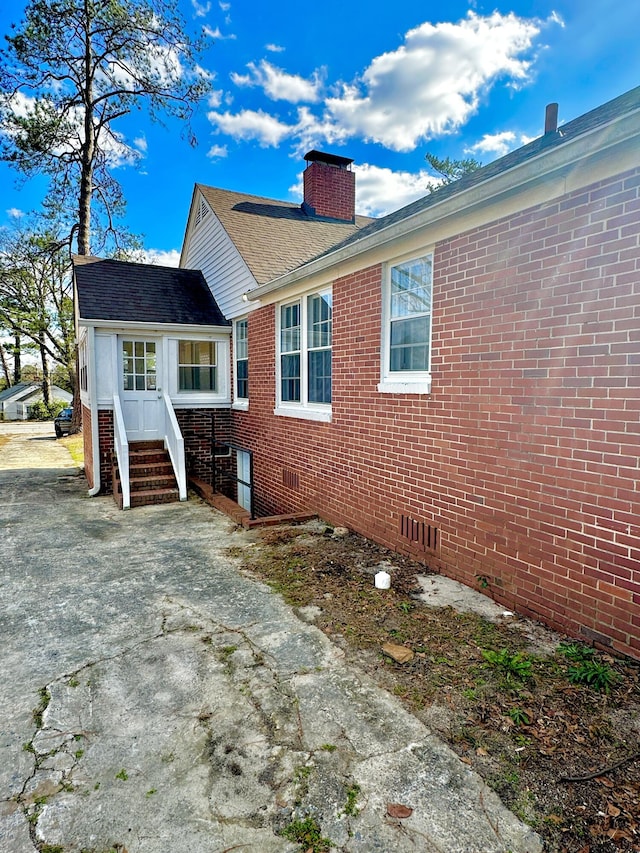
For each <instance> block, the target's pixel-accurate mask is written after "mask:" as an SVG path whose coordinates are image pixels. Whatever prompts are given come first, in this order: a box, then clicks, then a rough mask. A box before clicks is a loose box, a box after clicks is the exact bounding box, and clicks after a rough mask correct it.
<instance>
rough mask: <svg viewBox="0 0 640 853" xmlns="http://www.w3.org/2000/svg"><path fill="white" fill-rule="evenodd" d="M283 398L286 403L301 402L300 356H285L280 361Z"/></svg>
mask: <svg viewBox="0 0 640 853" xmlns="http://www.w3.org/2000/svg"><path fill="white" fill-rule="evenodd" d="M280 372H281V380H282V381H281V397H282V400H284V401H285V402H288V403H291V402H299V401H300V356H299V355H283V356H281V359H280Z"/></svg>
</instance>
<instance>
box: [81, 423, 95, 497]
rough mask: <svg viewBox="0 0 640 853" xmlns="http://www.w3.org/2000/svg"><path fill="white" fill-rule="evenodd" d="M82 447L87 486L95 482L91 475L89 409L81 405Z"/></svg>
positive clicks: (91, 442)
mask: <svg viewBox="0 0 640 853" xmlns="http://www.w3.org/2000/svg"><path fill="white" fill-rule="evenodd" d="M82 447H83V451H84V475H85V477H86V478H87V483H88V484H89V488H90V489H92V488H93V484H94V483H95V480H94V476H93V435H92V432H91V409H88V408H87V407H86V406H83V407H82Z"/></svg>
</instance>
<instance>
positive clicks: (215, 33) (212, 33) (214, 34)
mask: <svg viewBox="0 0 640 853" xmlns="http://www.w3.org/2000/svg"><path fill="white" fill-rule="evenodd" d="M202 32H203V33H204V34H205V36H208V37H209V38H212V39H216V40H217V41H225V39H235V38H237V36H236V35H235V33H229V35H228V36H223V35H222V33H221V31H220V27H216V28H215V30H214V29H212V28H211V27H210V26H209V25H208V24H205V25H204V26H203V27H202Z"/></svg>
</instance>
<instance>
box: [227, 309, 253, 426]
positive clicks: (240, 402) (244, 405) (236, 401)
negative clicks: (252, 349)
mask: <svg viewBox="0 0 640 853" xmlns="http://www.w3.org/2000/svg"><path fill="white" fill-rule="evenodd" d="M248 319H249V318H248V316H246V317H238V318H237V319H235V320H234V321H233V394H232V398H233V403H232V404H231V408H232V409H234V410H235V411H238V412H247V411H248V410H249V397H248V396H247V397H237V396H236V394H237V389H238V384H237V381H238V352H237V349H236V346H237V342H238V336H237V334H236V328H237V324H238V323H239V322H240V321H242V320H244V321H246V322H247V323H248ZM248 334H249V327H248V325H247V336H248ZM248 350H249V339H248V337H247V356H248V355H249V352H248ZM247 393H248V392H247Z"/></svg>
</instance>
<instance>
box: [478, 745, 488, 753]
mask: <svg viewBox="0 0 640 853" xmlns="http://www.w3.org/2000/svg"><path fill="white" fill-rule="evenodd" d="M476 755H489V753H488V752H487V750H486V749H483V747H481V746H479V747H478V748H477V749H476Z"/></svg>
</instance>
